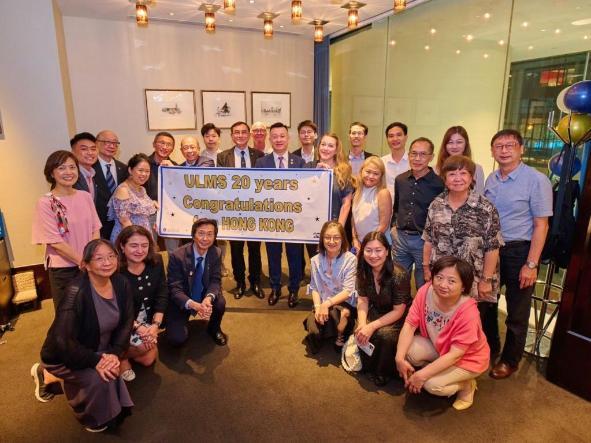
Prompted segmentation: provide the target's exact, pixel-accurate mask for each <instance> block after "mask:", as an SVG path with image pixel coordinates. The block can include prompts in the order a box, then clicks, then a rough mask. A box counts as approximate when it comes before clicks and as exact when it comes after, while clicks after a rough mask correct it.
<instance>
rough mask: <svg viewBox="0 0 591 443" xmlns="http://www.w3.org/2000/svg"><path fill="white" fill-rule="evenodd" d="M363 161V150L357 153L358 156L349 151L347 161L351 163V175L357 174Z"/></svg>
mask: <svg viewBox="0 0 591 443" xmlns="http://www.w3.org/2000/svg"><path fill="white" fill-rule="evenodd" d="M364 161H365V154H364V153H363V151H361V154H359V156H355V155H353V153H352V152H349V163H350V164H351V169H352V171H353V175H357V174H359V171H361V166H363V162H364Z"/></svg>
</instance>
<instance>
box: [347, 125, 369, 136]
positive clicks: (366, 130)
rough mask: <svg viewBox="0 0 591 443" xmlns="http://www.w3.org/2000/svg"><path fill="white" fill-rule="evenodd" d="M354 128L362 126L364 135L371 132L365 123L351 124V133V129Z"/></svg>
mask: <svg viewBox="0 0 591 443" xmlns="http://www.w3.org/2000/svg"><path fill="white" fill-rule="evenodd" d="M353 126H361V127H362V128H363V133H364V134H365V135H367V133H368V132H369V128H368V127H367V125H366V124H364V123H361V122H353V123H351V124H350V125H349V132H351V128H352V127H353Z"/></svg>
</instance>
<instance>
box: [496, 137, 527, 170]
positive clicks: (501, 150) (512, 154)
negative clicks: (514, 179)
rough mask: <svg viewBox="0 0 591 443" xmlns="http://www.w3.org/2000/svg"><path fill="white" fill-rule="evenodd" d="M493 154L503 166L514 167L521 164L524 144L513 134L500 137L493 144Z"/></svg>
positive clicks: (506, 167) (505, 167)
mask: <svg viewBox="0 0 591 443" xmlns="http://www.w3.org/2000/svg"><path fill="white" fill-rule="evenodd" d="M492 155H493V157H494V159H495V160H496V162H497V163H498V164H499V166H500V167H501V168H504V169H510V170H511V169H514V168H516V167H517V166H519V163H520V162H521V156H522V155H523V145H520V144H519V142H518V141H517V139H516V138H515V137H513V136H511V135H503V136H501V137H498V138H497V139H496V140H495V141H494V143H493V145H492Z"/></svg>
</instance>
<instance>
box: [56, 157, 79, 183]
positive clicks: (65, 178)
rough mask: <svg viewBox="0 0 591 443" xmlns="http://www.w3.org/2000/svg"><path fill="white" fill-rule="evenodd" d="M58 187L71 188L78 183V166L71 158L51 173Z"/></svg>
mask: <svg viewBox="0 0 591 443" xmlns="http://www.w3.org/2000/svg"><path fill="white" fill-rule="evenodd" d="M51 176H52V177H53V179H54V180H55V184H56V186H61V187H66V188H68V187H71V186H74V184H75V183H76V182H77V181H78V166H76V162H75V161H74V160H72V159H71V158H68V159H67V160H66V161H65V162H63V163H62V164H61V165H59V166H58V167H57V168H55V169H54V170H53V171H52V172H51Z"/></svg>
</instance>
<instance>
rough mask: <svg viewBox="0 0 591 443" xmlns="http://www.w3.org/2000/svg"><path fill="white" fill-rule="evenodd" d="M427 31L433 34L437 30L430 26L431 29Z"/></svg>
mask: <svg viewBox="0 0 591 443" xmlns="http://www.w3.org/2000/svg"><path fill="white" fill-rule="evenodd" d="M429 32H430V33H431V35H433V34H435V33H436V32H437V29H435V28H431V30H430V31H429Z"/></svg>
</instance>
